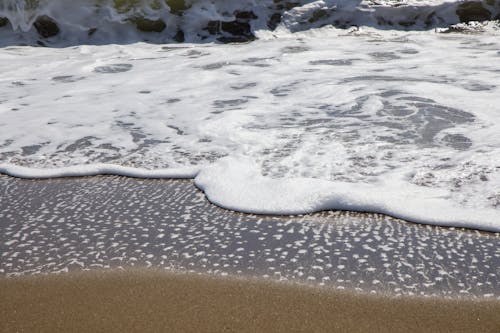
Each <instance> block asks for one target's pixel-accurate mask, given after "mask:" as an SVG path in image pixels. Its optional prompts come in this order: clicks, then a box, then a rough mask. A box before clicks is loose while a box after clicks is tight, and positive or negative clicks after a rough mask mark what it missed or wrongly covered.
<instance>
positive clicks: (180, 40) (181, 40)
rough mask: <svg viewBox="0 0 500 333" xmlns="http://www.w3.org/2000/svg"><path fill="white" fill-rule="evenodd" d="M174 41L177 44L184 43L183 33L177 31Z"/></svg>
mask: <svg viewBox="0 0 500 333" xmlns="http://www.w3.org/2000/svg"><path fill="white" fill-rule="evenodd" d="M174 40H175V41H176V42H177V43H184V40H185V38H184V31H182V30H179V31H177V33H176V34H175V36H174Z"/></svg>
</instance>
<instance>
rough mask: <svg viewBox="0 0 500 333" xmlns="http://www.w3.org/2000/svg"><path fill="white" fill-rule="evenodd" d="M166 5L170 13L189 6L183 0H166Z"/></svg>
mask: <svg viewBox="0 0 500 333" xmlns="http://www.w3.org/2000/svg"><path fill="white" fill-rule="evenodd" d="M167 5H168V7H170V10H171V11H172V13H180V12H182V11H184V10H186V9H188V8H189V6H188V5H187V4H186V2H185V1H184V0H167Z"/></svg>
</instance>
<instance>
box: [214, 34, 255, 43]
mask: <svg viewBox="0 0 500 333" xmlns="http://www.w3.org/2000/svg"><path fill="white" fill-rule="evenodd" d="M217 40H218V41H219V42H221V43H224V44H229V43H248V42H251V41H253V40H255V36H232V37H225V36H223V37H219V38H217Z"/></svg>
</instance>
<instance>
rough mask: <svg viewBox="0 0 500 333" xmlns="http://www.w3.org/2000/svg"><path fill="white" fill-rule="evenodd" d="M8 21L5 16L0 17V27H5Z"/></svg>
mask: <svg viewBox="0 0 500 333" xmlns="http://www.w3.org/2000/svg"><path fill="white" fill-rule="evenodd" d="M8 23H9V19H8V18H6V17H0V28H1V27H5V26H6V25H7V24H8Z"/></svg>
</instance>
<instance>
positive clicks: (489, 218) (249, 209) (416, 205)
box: [0, 157, 500, 232]
mask: <svg viewBox="0 0 500 333" xmlns="http://www.w3.org/2000/svg"><path fill="white" fill-rule="evenodd" d="M256 170H258V167H257V166H256V165H255V163H254V162H253V161H252V160H250V159H245V158H234V157H227V158H222V159H220V160H219V161H217V162H216V163H214V164H212V165H210V166H208V167H204V168H198V167H187V168H177V169H157V170H148V169H143V168H133V167H124V166H119V165H112V164H93V165H76V166H71V167H62V168H54V169H39V168H29V167H22V166H18V165H13V164H4V165H0V174H5V175H9V176H13V177H18V178H25V179H44V178H59V177H83V176H96V175H117V176H126V177H134V178H154V179H162V178H180V179H182V178H184V179H188V178H191V179H194V183H195V185H196V186H197V187H198V188H200V189H201V190H202V191H203V192H204V193H205V195H206V196H207V198H208V199H209V201H210V202H212V203H214V204H216V205H218V206H220V207H223V208H226V209H230V210H235V211H239V212H243V213H250V214H267V215H269V214H270V215H290V214H293V215H296V214H307V213H314V212H319V211H325V210H345V211H357V212H370V213H380V214H385V215H389V216H393V217H396V218H400V219H404V220H407V221H412V222H416V223H423V224H433V225H439V226H449V227H462V228H472V229H480V230H484V231H491V232H500V226H499V225H498V223H497V222H498V221H497V220H498V214H497V213H496V212H491V211H478V210H476V209H468V208H464V207H457V206H456V205H454V204H452V203H450V202H449V201H448V200H446V199H445V196H444V195H443V194H444V192H443V193H440V192H439V191H438V192H436V190H430V189H429V190H428V189H425V188H422V187H418V186H413V187H408V186H405V187H401V186H399V185H398V184H394V185H392V186H391V185H390V184H385V186H384V187H385V190H384V191H381V190H380V184H377V185H374V184H352V183H346V182H339V181H327V180H320V179H314V178H287V179H272V178H268V177H264V176H262V175H261V174H260V173H259V172H256ZM388 189H392V190H388ZM429 206H432V207H433V209H432V210H429V209H428V207H429Z"/></svg>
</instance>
